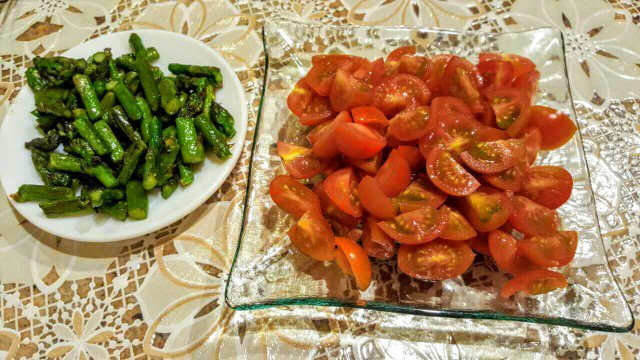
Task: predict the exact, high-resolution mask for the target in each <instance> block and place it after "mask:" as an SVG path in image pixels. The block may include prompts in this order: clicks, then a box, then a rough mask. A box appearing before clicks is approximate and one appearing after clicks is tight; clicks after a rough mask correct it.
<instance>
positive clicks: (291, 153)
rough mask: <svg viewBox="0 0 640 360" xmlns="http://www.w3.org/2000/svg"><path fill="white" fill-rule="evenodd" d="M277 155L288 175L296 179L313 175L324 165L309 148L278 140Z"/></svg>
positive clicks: (320, 170)
mask: <svg viewBox="0 0 640 360" xmlns="http://www.w3.org/2000/svg"><path fill="white" fill-rule="evenodd" d="M277 149H278V155H280V158H282V163H283V165H284V168H285V169H286V170H287V172H288V173H289V175H291V176H293V177H294V178H297V179H308V178H310V177H314V176H316V175H318V174H320V172H322V170H323V169H324V167H325V164H323V163H322V162H321V161H320V159H319V158H318V157H317V156H315V155H314V154H313V151H311V149H309V148H306V147H304V146H297V145H293V144H288V143H286V142H282V141H278V145H277Z"/></svg>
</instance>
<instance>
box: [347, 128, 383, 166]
mask: <svg viewBox="0 0 640 360" xmlns="http://www.w3.org/2000/svg"><path fill="white" fill-rule="evenodd" d="M335 133H336V140H335V144H336V146H337V147H338V150H340V152H341V153H343V154H344V155H346V156H348V157H350V158H353V159H368V158H370V157H372V156H374V155H375V154H377V153H378V152H380V150H382V149H383V148H384V147H385V146H386V145H387V140H386V139H385V138H384V136H382V135H380V133H378V132H377V131H375V130H373V129H370V128H368V127H366V126H364V125H361V124H356V123H351V122H343V123H341V124H339V125H338V126H337V127H336V132H335Z"/></svg>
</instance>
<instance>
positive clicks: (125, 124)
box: [111, 100, 147, 150]
mask: <svg viewBox="0 0 640 360" xmlns="http://www.w3.org/2000/svg"><path fill="white" fill-rule="evenodd" d="M134 101H135V100H134ZM111 116H112V118H113V121H114V123H115V124H116V125H117V126H118V127H119V128H120V130H122V132H123V133H125V135H127V138H129V141H131V142H132V143H134V144H137V145H139V146H141V147H142V150H144V149H146V148H147V146H146V145H145V144H144V142H143V141H142V136H140V133H139V132H138V131H136V129H134V128H133V125H132V124H131V122H129V119H128V118H127V115H125V113H124V111H123V110H122V107H120V105H116V106H114V107H113V108H111Z"/></svg>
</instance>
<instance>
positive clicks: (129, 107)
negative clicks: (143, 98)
mask: <svg viewBox="0 0 640 360" xmlns="http://www.w3.org/2000/svg"><path fill="white" fill-rule="evenodd" d="M113 92H114V93H115V94H116V97H117V98H118V101H119V102H120V105H122V107H123V108H124V110H125V111H126V112H127V116H129V118H130V119H131V120H134V121H138V120H140V118H141V117H142V110H140V108H139V107H138V103H137V102H136V98H135V97H133V95H132V94H131V92H130V91H129V89H128V88H127V86H126V85H124V84H123V83H118V84H117V85H116V86H115V87H114V88H113Z"/></svg>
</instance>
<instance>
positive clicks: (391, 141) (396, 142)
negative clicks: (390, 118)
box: [385, 131, 419, 148]
mask: <svg viewBox="0 0 640 360" xmlns="http://www.w3.org/2000/svg"><path fill="white" fill-rule="evenodd" d="M385 138H386V139H387V146H388V147H390V148H397V147H398V146H417V145H418V144H419V140H410V141H402V140H400V139H398V138H397V137H395V136H393V135H391V133H390V132H388V131H387V134H386V135H385Z"/></svg>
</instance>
